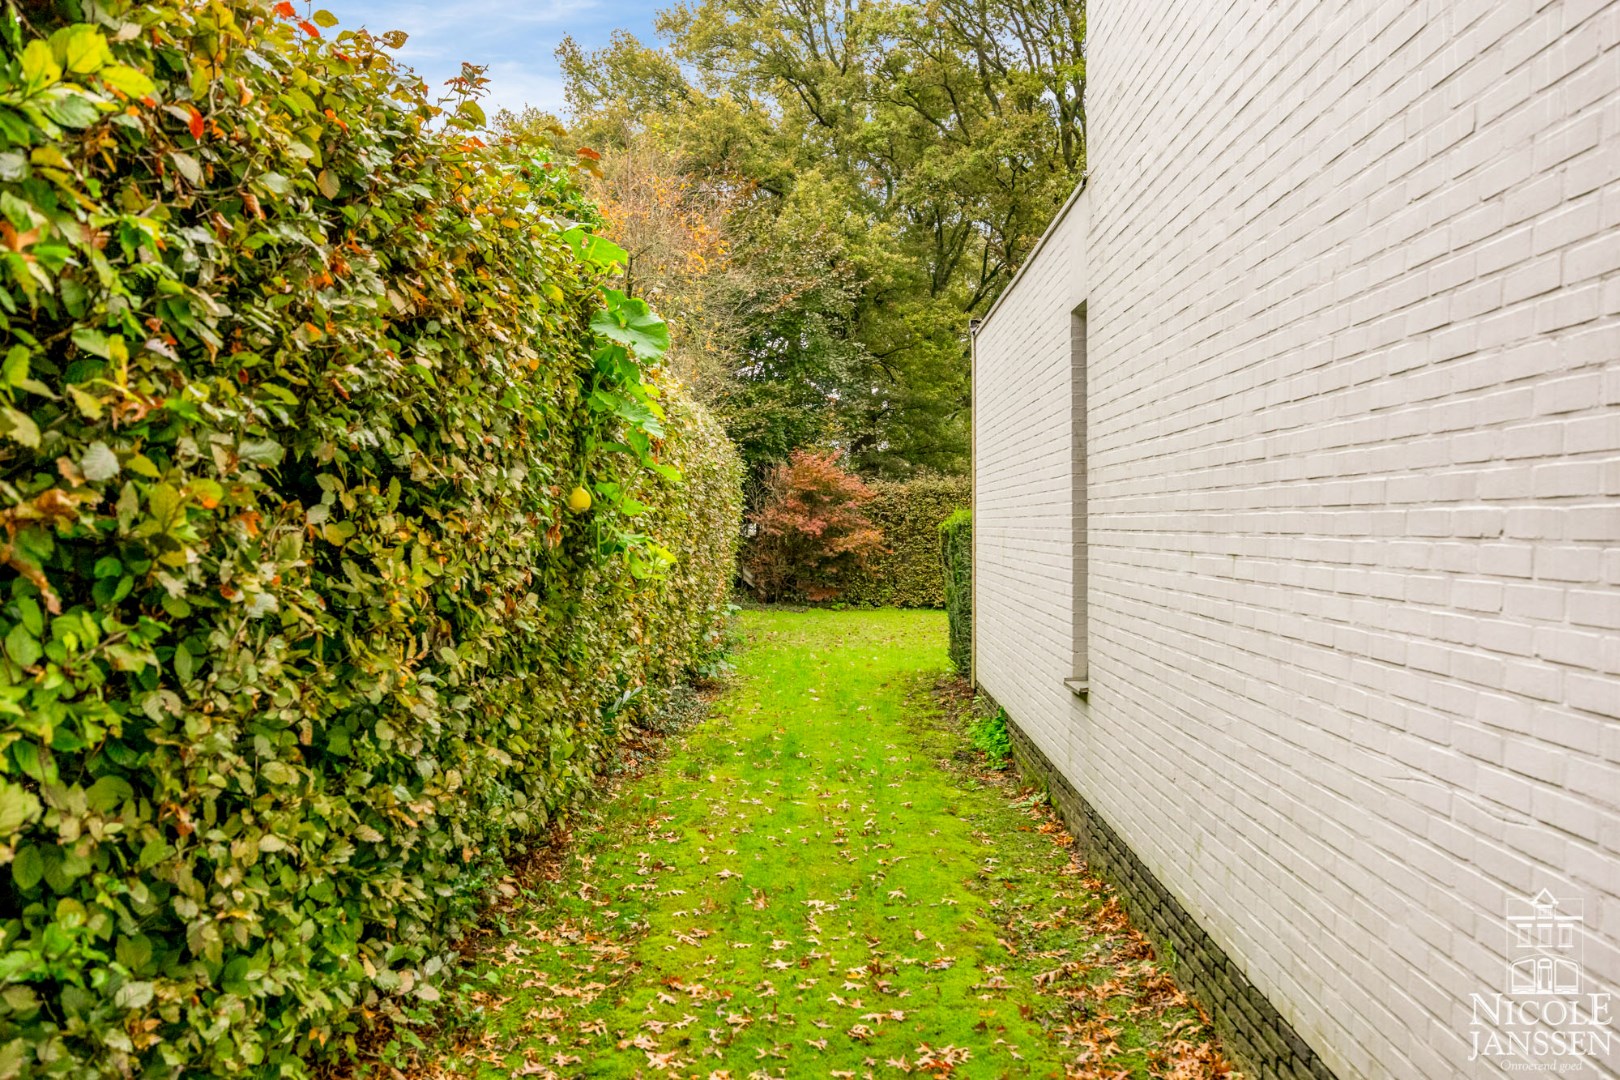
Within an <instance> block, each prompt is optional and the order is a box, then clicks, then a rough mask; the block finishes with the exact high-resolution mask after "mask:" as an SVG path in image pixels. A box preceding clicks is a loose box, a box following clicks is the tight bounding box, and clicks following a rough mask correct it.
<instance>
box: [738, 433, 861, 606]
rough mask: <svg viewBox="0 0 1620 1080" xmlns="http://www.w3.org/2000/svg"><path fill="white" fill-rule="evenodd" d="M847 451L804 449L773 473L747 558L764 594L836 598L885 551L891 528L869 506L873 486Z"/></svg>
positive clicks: (754, 520) (753, 582) (751, 578)
mask: <svg viewBox="0 0 1620 1080" xmlns="http://www.w3.org/2000/svg"><path fill="white" fill-rule="evenodd" d="M840 456H841V455H840V453H839V452H838V451H836V450H829V451H822V452H819V453H818V452H815V451H810V450H796V451H794V452H793V454H792V455H791V456H790V457H789V458H788V460H787V462H786V463H785V464H782V465H778V466H776V467H775V468H773V469H771V471H770V472H769V474H768V475H767V478H766V481H765V497H764V499H763V500H762V501H761V504H760V507H759V509H758V510H756V511H755V512H754V513H753V515H752V516H751V517H750V518H749V522H750V523H751V524H752V525H753V526H754V536H753V539H752V541H751V542H750V544H749V546H748V553H747V558H746V563H745V566H746V572H745V577H746V580H747V581H748V583H749V584H750V586H751V587H752V588H753V589H754V591H755V592H756V593H758V594H759V597H760V599H762V600H767V601H771V600H784V599H803V600H831V599H832V598H833V597H835V596H837V595H838V593H839V591H840V588H841V587H842V586H843V584H844V583H845V582H846V581H847V580H848V579H849V577H850V576H851V575H852V574H854V573H856V572H857V571H859V570H861V569H864V568H865V566H866V562H867V560H868V559H869V558H871V556H873V555H875V554H877V553H878V552H879V551H882V550H883V534H882V533H881V532H879V531H878V529H877V528H876V526H874V525H873V524H872V522H871V521H870V520H869V519H868V518H867V517H866V515H865V514H863V513H862V512H861V507H862V506H864V505H865V504H866V503H868V502H870V501H871V500H872V490H871V489H870V488H868V487H867V486H866V485H865V484H863V483H862V482H861V480H860V478H859V477H857V476H854V475H853V474H851V473H849V472H847V471H845V470H844V469H843V468H842V467H841V466H840V465H839V458H840Z"/></svg>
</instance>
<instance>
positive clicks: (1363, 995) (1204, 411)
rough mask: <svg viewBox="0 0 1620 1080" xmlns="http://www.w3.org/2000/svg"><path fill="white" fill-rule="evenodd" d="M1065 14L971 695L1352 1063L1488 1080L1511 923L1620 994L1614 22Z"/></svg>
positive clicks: (1008, 303) (1359, 10)
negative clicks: (1064, 173) (1079, 361)
mask: <svg viewBox="0 0 1620 1080" xmlns="http://www.w3.org/2000/svg"><path fill="white" fill-rule="evenodd" d="M1089 19H1090V32H1091V39H1090V42H1089V44H1088V57H1089V59H1088V63H1089V85H1088V94H1089V101H1088V115H1089V118H1090V124H1091V127H1090V145H1089V152H1090V155H1091V161H1090V169H1091V181H1090V188H1089V190H1088V191H1087V192H1086V194H1085V195H1084V196H1082V198H1081V200H1080V201H1079V203H1078V204H1077V205H1076V206H1075V207H1074V209H1073V210H1072V211H1071V212H1070V213H1069V214H1068V215H1067V216H1066V217H1065V218H1064V219H1063V221H1062V222H1061V223H1060V224H1059V225H1058V226H1057V227H1056V228H1055V229H1054V231H1053V233H1052V234H1051V235H1050V236H1049V238H1048V240H1047V242H1046V243H1045V244H1044V245H1043V247H1042V248H1041V250H1040V252H1039V254H1038V255H1037V256H1036V257H1035V259H1033V260H1032V262H1031V264H1030V265H1029V266H1028V267H1026V269H1025V272H1024V274H1023V275H1022V277H1021V278H1020V279H1019V281H1018V282H1017V284H1016V285H1015V286H1014V288H1013V289H1012V290H1011V291H1010V292H1009V293H1008V294H1007V296H1006V297H1005V298H1004V299H1003V301H1002V302H1001V304H1000V305H999V306H998V308H997V309H996V310H995V311H994V312H993V314H992V316H991V317H990V319H989V321H988V322H987V323H986V325H985V326H984V327H983V329H982V330H981V331H980V333H979V335H978V339H977V343H976V351H977V359H976V365H975V366H976V376H975V380H976V381H975V423H976V441H977V457H976V462H975V471H976V483H977V495H976V501H977V507H976V514H977V518H976V524H975V543H976V548H977V550H976V559H977V605H978V606H977V609H976V631H977V643H976V647H977V663H978V677H979V680H980V682H981V683H982V684H983V685H984V686H985V688H986V689H987V690H989V691H990V692H991V693H992V694H993V695H995V697H996V698H997V699H998V700H999V701H1001V702H1002V703H1003V704H1004V705H1006V707H1007V709H1008V711H1009V712H1010V713H1012V714H1013V716H1014V717H1015V718H1016V719H1017V720H1018V721H1019V722H1020V723H1021V724H1022V725H1023V726H1024V727H1025V728H1026V730H1028V732H1029V733H1030V735H1031V737H1032V738H1034V739H1035V740H1036V741H1037V742H1038V743H1039V744H1040V745H1041V747H1042V748H1043V750H1045V751H1046V753H1047V754H1048V755H1049V756H1050V757H1051V758H1052V760H1053V761H1054V762H1055V763H1057V764H1058V765H1059V766H1060V767H1062V768H1064V769H1065V770H1067V772H1068V774H1069V776H1070V777H1071V779H1072V780H1073V781H1074V783H1075V786H1076V787H1077V788H1078V789H1079V790H1080V791H1081V792H1082V793H1083V794H1084V795H1085V796H1086V797H1087V798H1088V799H1089V800H1090V801H1091V802H1092V804H1093V805H1094V806H1095V807H1096V808H1097V810H1098V811H1099V812H1100V813H1102V814H1103V816H1104V817H1105V818H1107V819H1108V821H1109V822H1110V823H1111V824H1112V825H1113V827H1114V828H1115V829H1116V830H1117V831H1118V832H1119V833H1120V834H1121V835H1122V836H1123V837H1124V838H1125V839H1126V840H1127V841H1128V842H1129V843H1130V844H1131V845H1132V847H1133V848H1134V849H1135V850H1136V852H1137V853H1138V855H1139V856H1140V857H1141V858H1142V860H1143V861H1144V862H1145V863H1146V864H1147V865H1148V866H1149V867H1150V868H1151V869H1152V870H1153V871H1154V872H1155V873H1156V874H1157V875H1158V876H1159V877H1160V879H1161V880H1162V881H1163V882H1164V883H1165V884H1166V885H1167V886H1168V887H1169V888H1170V889H1171V890H1172V891H1173V892H1174V893H1175V894H1176V895H1177V896H1178V897H1179V898H1180V899H1181V901H1182V902H1183V903H1184V905H1185V906H1186V907H1187V908H1188V910H1189V911H1190V912H1192V913H1193V914H1194V915H1195V916H1196V917H1197V918H1198V919H1199V921H1200V922H1201V923H1202V925H1203V926H1204V928H1205V929H1206V930H1207V931H1208V932H1209V933H1210V934H1211V935H1212V936H1213V937H1214V938H1215V939H1216V940H1217V941H1218V942H1220V943H1221V944H1222V945H1223V947H1225V948H1227V949H1228V951H1229V952H1231V953H1232V954H1233V955H1234V957H1236V958H1238V959H1239V960H1240V962H1241V963H1242V964H1243V966H1244V967H1245V970H1246V972H1247V974H1248V976H1249V977H1250V979H1251V980H1253V981H1254V982H1255V984H1256V985H1258V986H1259V987H1260V988H1261V989H1262V990H1263V991H1265V992H1266V993H1267V994H1268V996H1270V997H1271V999H1272V1001H1273V1002H1274V1003H1275V1004H1276V1005H1277V1006H1278V1007H1279V1009H1281V1011H1282V1012H1283V1014H1284V1015H1285V1016H1286V1017H1287V1018H1288V1019H1289V1021H1290V1022H1291V1023H1293V1025H1294V1026H1295V1027H1296V1029H1297V1030H1298V1031H1299V1032H1300V1033H1301V1035H1303V1036H1304V1037H1305V1038H1306V1039H1307V1040H1308V1041H1309V1042H1310V1043H1311V1044H1312V1045H1313V1046H1314V1047H1315V1048H1316V1049H1317V1051H1318V1053H1320V1054H1321V1055H1322V1056H1323V1058H1324V1059H1325V1060H1326V1061H1327V1062H1328V1064H1329V1065H1331V1066H1332V1067H1333V1068H1334V1069H1335V1070H1336V1071H1337V1072H1338V1073H1339V1075H1341V1076H1343V1077H1346V1078H1349V1077H1392V1078H1398V1080H1403V1078H1407V1077H1447V1076H1495V1075H1498V1074H1497V1073H1496V1072H1495V1071H1494V1069H1493V1068H1492V1067H1490V1066H1487V1065H1486V1064H1484V1063H1483V1062H1470V1061H1469V1060H1468V1057H1469V1053H1470V1048H1469V1020H1470V1016H1469V1000H1470V999H1469V995H1470V994H1473V993H1490V992H1495V991H1496V990H1498V989H1503V986H1502V980H1503V971H1502V945H1503V934H1504V931H1503V913H1504V910H1505V905H1506V903H1507V901H1508V899H1509V898H1510V897H1514V896H1521V895H1524V894H1526V893H1530V892H1533V891H1535V890H1537V889H1540V888H1542V887H1544V886H1545V887H1547V888H1550V889H1551V890H1552V891H1553V892H1554V893H1555V894H1558V895H1561V896H1571V897H1579V898H1581V899H1583V900H1584V902H1585V915H1586V922H1587V930H1588V934H1587V937H1586V941H1585V950H1584V970H1585V974H1586V977H1587V979H1588V982H1589V988H1591V989H1609V990H1615V989H1617V988H1620V2H1617V0H1412V2H1403V0H1339V2H1336V3H1333V4H1323V3H1319V2H1315V0H1271V2H1269V3H1262V2H1259V0H1093V3H1092V5H1091V9H1090V13H1089ZM1081 300H1086V301H1087V302H1088V311H1089V326H1090V337H1089V352H1090V357H1089V366H1090V374H1089V394H1090V405H1089V418H1088V421H1089V430H1090V447H1089V452H1090V463H1089V473H1090V503H1089V505H1090V511H1091V523H1090V560H1091V569H1090V579H1089V580H1090V590H1091V592H1090V604H1089V616H1090V642H1089V644H1090V675H1091V685H1092V690H1091V696H1090V698H1089V701H1088V702H1082V701H1080V700H1079V699H1077V698H1075V697H1074V696H1073V695H1071V694H1070V693H1069V692H1068V691H1067V690H1066V689H1065V688H1064V687H1063V685H1062V683H1061V680H1062V679H1063V678H1064V677H1065V676H1066V675H1068V674H1069V671H1068V666H1069V664H1070V662H1071V656H1072V649H1073V642H1072V640H1071V630H1070V613H1069V609H1068V606H1067V605H1068V598H1069V596H1070V595H1071V590H1072V587H1073V582H1072V577H1071V572H1070V571H1071V558H1072V555H1071V550H1072V549H1071V544H1072V539H1073V534H1072V530H1071V523H1070V517H1069V515H1070V486H1069V485H1070V475H1071V474H1070V468H1071V447H1070V446H1069V431H1070V425H1071V422H1072V417H1071V416H1070V414H1069V410H1070V401H1071V393H1072V383H1071V378H1072V373H1071V371H1070V370H1069V363H1068V359H1069V343H1068V327H1069V312H1070V311H1071V310H1072V309H1073V308H1074V307H1075V306H1076V305H1077V304H1078V303H1079V302H1080V301H1081ZM1617 1047H1620V1032H1617ZM1586 1065H1587V1072H1586V1073H1584V1074H1583V1075H1589V1076H1592V1075H1596V1076H1611V1077H1612V1076H1616V1075H1620V1064H1617V1062H1616V1061H1614V1060H1612V1059H1610V1060H1605V1061H1600V1060H1596V1059H1592V1060H1588V1061H1587V1062H1586ZM1515 1075H1517V1074H1515Z"/></svg>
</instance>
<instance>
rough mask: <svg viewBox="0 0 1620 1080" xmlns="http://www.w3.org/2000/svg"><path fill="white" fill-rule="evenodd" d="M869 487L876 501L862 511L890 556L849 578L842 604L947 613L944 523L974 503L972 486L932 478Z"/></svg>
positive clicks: (958, 480) (871, 562)
mask: <svg viewBox="0 0 1620 1080" xmlns="http://www.w3.org/2000/svg"><path fill="white" fill-rule="evenodd" d="M867 486H868V487H869V488H870V489H871V491H872V499H871V501H870V502H868V503H867V504H866V506H865V507H864V508H863V510H864V512H865V514H866V516H867V517H868V518H870V519H871V521H872V524H873V525H875V526H877V528H879V529H880V530H882V532H883V543H884V548H885V550H883V551H881V552H879V553H878V554H876V555H874V556H873V557H872V558H871V559H870V560H868V562H867V563H866V565H865V567H863V568H862V569H860V570H858V571H857V572H855V573H854V574H852V575H851V576H850V579H849V582H848V584H846V585H845V587H844V592H843V595H842V596H841V597H840V599H842V600H844V601H845V602H847V603H851V604H861V605H871V606H874V607H881V606H892V607H932V608H937V607H944V606H945V589H946V584H945V580H944V578H943V577H942V576H941V574H940V565H939V523H940V522H942V521H944V520H945V519H946V518H947V517H949V516H950V515H951V514H952V513H954V512H955V511H957V510H960V509H961V508H963V507H965V506H967V505H968V504H969V503H970V502H971V501H972V499H973V485H972V483H971V481H969V479H968V478H967V477H965V476H928V477H920V478H918V479H915V480H878V481H874V482H872V483H870V484H868V485H867Z"/></svg>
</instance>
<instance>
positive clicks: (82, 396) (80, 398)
mask: <svg viewBox="0 0 1620 1080" xmlns="http://www.w3.org/2000/svg"><path fill="white" fill-rule="evenodd" d="M67 392H68V397H70V398H72V399H73V404H74V405H76V406H77V407H78V409H79V412H80V413H81V414H83V415H84V416H85V417H86V418H88V419H90V420H100V419H101V399H100V398H98V397H96V396H95V395H94V394H92V393H89V392H88V391H85V390H80V389H79V388H78V387H77V386H70V387H68V388H67Z"/></svg>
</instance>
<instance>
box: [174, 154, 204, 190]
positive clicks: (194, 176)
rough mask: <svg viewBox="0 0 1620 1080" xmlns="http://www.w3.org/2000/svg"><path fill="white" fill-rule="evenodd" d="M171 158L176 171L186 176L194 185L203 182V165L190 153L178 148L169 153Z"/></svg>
mask: <svg viewBox="0 0 1620 1080" xmlns="http://www.w3.org/2000/svg"><path fill="white" fill-rule="evenodd" d="M169 160H170V161H172V162H174V168H175V171H176V172H178V173H179V174H180V175H181V176H183V177H185V178H186V179H187V180H188V181H189V182H190V183H191V184H192V186H194V187H195V186H197V185H199V184H201V183H202V182H203V170H202V166H201V165H199V164H198V163H197V159H196V158H194V157H192V156H191V155H190V154H185V153H181V152H180V151H179V150H176V151H174V152H173V153H171V154H170V155H169Z"/></svg>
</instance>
